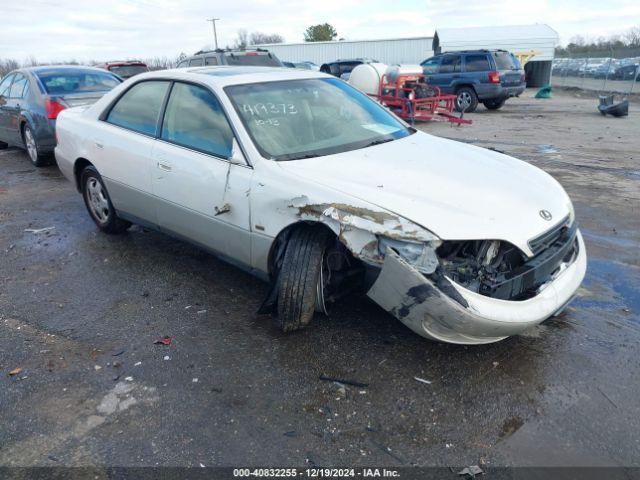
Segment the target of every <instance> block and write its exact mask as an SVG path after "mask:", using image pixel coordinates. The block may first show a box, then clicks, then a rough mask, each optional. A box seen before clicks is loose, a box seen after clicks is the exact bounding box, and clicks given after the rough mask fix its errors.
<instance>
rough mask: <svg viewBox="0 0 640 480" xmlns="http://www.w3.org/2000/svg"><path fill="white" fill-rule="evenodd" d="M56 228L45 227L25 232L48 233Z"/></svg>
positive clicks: (29, 229) (28, 229)
mask: <svg viewBox="0 0 640 480" xmlns="http://www.w3.org/2000/svg"><path fill="white" fill-rule="evenodd" d="M54 228H56V227H45V228H25V229H24V231H25V232H29V233H35V234H38V233H43V232H48V231H50V230H53V229H54Z"/></svg>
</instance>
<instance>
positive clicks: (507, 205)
mask: <svg viewBox="0 0 640 480" xmlns="http://www.w3.org/2000/svg"><path fill="white" fill-rule="evenodd" d="M279 166H280V167H281V168H283V169H284V170H286V171H287V172H289V173H292V174H294V175H296V176H299V177H301V178H303V179H305V180H306V181H307V182H313V183H317V184H321V185H323V186H325V187H330V188H331V189H334V190H338V191H340V192H342V193H346V194H348V195H351V196H352V197H356V198H358V199H359V200H361V201H365V202H368V203H370V204H372V205H375V206H377V207H379V208H383V209H385V210H388V211H390V212H393V213H395V214H397V215H400V216H402V217H404V218H406V219H407V220H410V221H412V222H414V223H416V224H418V225H421V226H422V227H424V228H427V229H429V230H430V231H431V232H433V233H435V234H436V235H438V236H439V237H440V238H441V239H443V240H479V239H495V240H505V241H508V242H510V243H512V244H514V245H516V246H517V247H519V248H520V249H521V250H522V251H524V252H525V253H527V254H531V250H530V249H529V246H528V244H527V241H528V240H530V239H531V238H534V237H536V236H537V235H539V234H541V233H542V232H545V231H546V230H549V229H550V228H551V227H553V226H554V225H556V224H557V223H558V222H559V221H560V220H562V219H564V218H565V217H566V216H567V215H568V214H569V213H570V211H571V209H572V206H571V201H570V200H569V197H568V196H567V194H566V193H565V191H564V190H563V188H562V187H561V186H560V184H559V183H558V182H557V181H556V180H554V179H553V178H552V177H551V176H550V175H548V174H547V173H545V172H543V171H542V170H540V169H538V168H536V167H534V166H532V165H530V164H528V163H526V162H523V161H520V160H517V159H515V158H512V157H509V156H507V155H503V154H501V153H498V152H495V151H492V150H487V149H485V148H480V147H476V146H473V145H468V144H465V143H461V142H456V141H452V140H447V139H443V138H438V137H434V136H432V135H428V134H425V133H423V132H416V133H415V134H413V135H410V136H408V137H405V138H403V139H400V140H396V141H393V142H388V143H385V144H381V145H377V146H373V147H368V148H364V149H360V150H355V151H350V152H344V153H340V154H335V155H328V156H323V157H317V158H309V159H303V160H295V161H287V162H279ZM327 201H328V202H331V199H327ZM541 210H546V211H548V212H549V213H551V215H552V219H551V220H545V219H544V218H543V215H541V213H540V212H541Z"/></svg>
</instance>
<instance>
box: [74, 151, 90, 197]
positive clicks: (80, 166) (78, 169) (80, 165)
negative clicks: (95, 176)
mask: <svg viewBox="0 0 640 480" xmlns="http://www.w3.org/2000/svg"><path fill="white" fill-rule="evenodd" d="M88 166H93V164H92V163H91V162H90V161H89V160H87V159H86V158H78V159H77V160H76V162H75V163H74V164H73V176H74V178H75V179H76V188H77V189H78V191H79V192H80V191H81V188H80V175H81V174H82V171H83V170H84V169H85V168H87V167H88Z"/></svg>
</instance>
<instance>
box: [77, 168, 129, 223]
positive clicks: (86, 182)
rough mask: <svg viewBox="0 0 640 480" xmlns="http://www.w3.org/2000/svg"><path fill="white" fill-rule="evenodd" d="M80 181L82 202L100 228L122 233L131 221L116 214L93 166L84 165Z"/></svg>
mask: <svg viewBox="0 0 640 480" xmlns="http://www.w3.org/2000/svg"><path fill="white" fill-rule="evenodd" d="M80 182H81V185H82V197H83V198H84V204H85V206H86V207H87V210H88V211H89V215H91V218H92V219H93V221H94V222H95V224H96V225H97V226H98V228H99V229H100V230H102V231H103V232H105V233H123V232H124V231H126V230H127V229H128V228H129V227H130V226H131V223H129V222H127V221H126V220H122V219H121V218H120V217H118V215H117V214H116V210H115V208H113V204H112V203H111V199H110V198H109V193H108V192H107V188H106V187H105V186H104V182H103V181H102V178H101V177H100V174H99V173H98V170H96V168H95V167H93V166H88V167H86V168H85V169H84V170H83V171H82V174H81V175H80Z"/></svg>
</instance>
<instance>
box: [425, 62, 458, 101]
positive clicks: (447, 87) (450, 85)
mask: <svg viewBox="0 0 640 480" xmlns="http://www.w3.org/2000/svg"><path fill="white" fill-rule="evenodd" d="M460 73H461V59H460V55H444V56H443V57H442V60H441V61H440V68H439V69H438V74H437V75H434V76H433V81H432V82H431V84H432V85H435V86H437V87H440V90H441V91H442V93H454V92H455V85H456V84H457V83H458V80H459V78H460Z"/></svg>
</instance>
